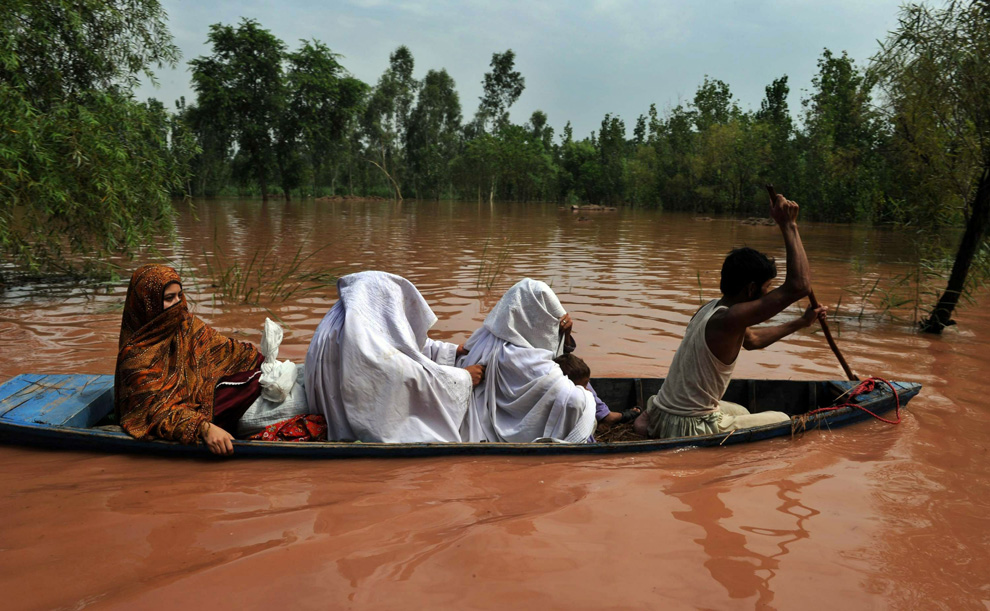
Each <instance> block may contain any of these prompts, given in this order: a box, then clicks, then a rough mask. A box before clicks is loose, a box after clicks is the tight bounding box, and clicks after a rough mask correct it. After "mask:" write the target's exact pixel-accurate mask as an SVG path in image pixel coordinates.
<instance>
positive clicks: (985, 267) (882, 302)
mask: <svg viewBox="0 0 990 611" xmlns="http://www.w3.org/2000/svg"><path fill="white" fill-rule="evenodd" d="M952 262H953V261H952V259H951V258H950V257H942V258H937V259H936V258H921V259H919V260H918V261H917V262H915V264H914V267H913V268H912V269H910V270H908V271H907V272H904V273H902V274H894V275H891V276H876V277H874V278H870V277H866V276H864V268H863V265H862V264H861V263H857V267H856V268H855V269H856V275H857V276H859V277H860V280H859V282H857V283H856V284H851V285H848V286H845V287H843V288H842V291H843V292H844V293H847V294H849V295H851V296H852V297H854V298H855V300H856V301H857V302H858V305H859V311H858V312H856V314H854V315H852V316H853V317H855V318H856V319H858V320H861V321H862V320H878V321H883V320H889V321H890V322H893V323H911V324H912V325H917V324H918V323H919V322H920V321H922V320H924V319H926V318H928V316H929V315H930V313H931V309H932V308H933V307H935V304H936V303H937V301H938V298H939V297H940V296H941V294H942V291H944V290H945V283H946V279H947V277H948V274H949V270H950V269H951V267H952ZM988 279H990V250H988V249H987V248H984V249H983V250H982V251H981V252H980V253H979V254H978V256H977V258H976V260H975V261H974V262H973V267H972V269H971V272H970V274H969V277H968V278H967V282H966V288H965V289H964V290H963V292H962V294H961V295H960V300H961V301H962V302H964V303H966V304H969V305H974V304H975V303H976V294H977V293H978V292H980V291H982V290H985V289H986V288H987V286H988V284H990V280H988ZM854 310H855V308H853V310H852V311H854ZM837 314H838V312H836V313H835V315H837Z"/></svg>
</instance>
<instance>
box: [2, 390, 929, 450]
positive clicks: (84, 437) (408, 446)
mask: <svg viewBox="0 0 990 611" xmlns="http://www.w3.org/2000/svg"><path fill="white" fill-rule="evenodd" d="M662 383H663V380H662V379H635V378H600V379H594V380H592V385H593V386H594V387H595V389H596V391H597V392H598V394H599V396H600V397H601V398H602V399H603V400H604V401H605V402H606V403H608V405H609V406H610V407H611V408H612V409H613V410H622V409H626V408H628V407H631V406H635V405H643V403H644V400H645V398H647V397H649V396H651V395H653V394H654V393H655V392H656V391H657V390H658V389H659V388H660V385H661V384H662ZM894 385H895V388H896V389H897V399H896V400H895V397H894V393H893V392H891V390H890V388H889V387H887V386H886V385H885V384H878V385H877V387H876V389H875V390H874V391H873V392H870V393H868V394H863V395H860V396H859V397H857V398H856V399H855V401H854V402H855V403H857V404H858V405H859V406H861V407H862V408H865V409H868V410H869V411H870V412H873V413H874V414H877V415H881V414H883V413H886V412H890V411H892V410H894V408H895V405H896V404H897V401H899V402H900V405H901V407H903V406H904V405H906V404H907V402H908V401H909V400H910V399H911V398H913V397H914V396H916V395H917V394H918V392H919V391H920V390H921V385H920V384H917V383H912V382H894ZM854 386H855V383H853V382H845V381H813V382H797V381H793V380H733V381H732V383H731V384H730V387H729V390H728V391H727V392H726V399H727V400H731V401H735V402H737V403H740V404H742V405H744V406H747V407H748V408H749V409H750V410H751V411H754V412H758V411H766V410H769V409H776V410H779V411H784V412H786V413H788V414H791V415H798V414H803V413H805V412H807V411H809V410H810V409H814V408H817V407H825V406H828V405H830V404H832V403H833V402H834V400H835V399H836V397H838V396H840V395H841V394H842V393H844V392H847V391H848V390H850V389H851V388H852V387H854ZM112 410H113V376H106V375H104V376H95V375H43V374H24V375H21V376H17V377H15V378H13V379H12V380H10V381H8V382H7V383H5V384H3V385H0V440H2V441H4V442H5V443H16V444H24V445H33V446H40V447H46V448H60V449H73V450H95V451H101V452H111V453H123V452H126V453H152V454H168V455H175V456H209V453H208V451H207V449H206V448H205V447H204V446H203V445H201V444H197V445H189V446H185V445H181V444H178V443H172V442H167V441H142V440H138V439H134V438H132V437H130V436H129V435H127V434H125V433H122V432H119V431H110V430H102V429H100V428H93V427H94V426H95V425H97V424H98V423H100V422H101V421H102V420H104V419H105V418H106V416H107V415H108V414H109V413H110V412H111V411H112ZM871 417H872V416H870V415H869V414H868V413H866V412H865V411H863V410H861V409H856V408H853V407H843V408H841V409H838V410H834V411H829V412H824V413H819V414H814V415H811V416H808V417H806V418H804V419H802V422H801V423H800V424H798V425H797V426H795V425H794V422H795V421H792V422H785V423H781V424H774V425H767V426H761V427H753V428H749V429H741V430H737V431H733V432H731V433H729V434H725V433H720V434H716V435H705V436H699V437H682V438H675V439H650V440H642V441H621V442H614V443H588V444H565V443H361V442H262V441H235V442H234V456H235V457H237V458H267V457H286V458H313V459H323V458H360V457H366V458H410V457H426V456H478V455H522V456H529V455H540V456H544V455H577V454H625V453H638V452H656V451H661V450H669V449H674V448H684V447H709V446H729V445H734V444H739V443H750V442H754V441H761V440H764V439H770V438H774V437H789V436H792V435H795V434H801V433H803V432H804V431H806V430H813V429H818V428H827V429H829V430H831V429H835V428H837V427H842V426H845V425H848V424H852V423H855V422H859V421H861V420H864V419H869V418H871Z"/></svg>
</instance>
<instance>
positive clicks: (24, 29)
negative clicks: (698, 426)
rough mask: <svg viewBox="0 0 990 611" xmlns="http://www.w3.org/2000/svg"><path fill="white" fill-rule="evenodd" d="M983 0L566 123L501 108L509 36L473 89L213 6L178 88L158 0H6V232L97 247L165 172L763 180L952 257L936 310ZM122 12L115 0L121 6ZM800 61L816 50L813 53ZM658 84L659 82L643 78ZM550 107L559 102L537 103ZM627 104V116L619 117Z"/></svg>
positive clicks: (975, 194) (389, 190)
mask: <svg viewBox="0 0 990 611" xmlns="http://www.w3.org/2000/svg"><path fill="white" fill-rule="evenodd" d="M987 7H988V5H987V3H986V2H984V1H982V0H974V1H971V2H948V3H945V4H943V5H941V6H940V8H931V7H928V6H924V5H905V7H904V8H903V9H902V13H901V20H900V24H899V27H898V29H897V31H895V32H893V33H892V34H891V35H890V36H889V38H888V39H887V40H886V41H884V42H882V43H881V46H880V48H879V50H878V52H877V54H876V56H875V57H873V58H871V59H870V61H869V62H867V63H865V64H857V63H856V61H855V60H854V58H851V57H849V56H848V55H847V54H846V53H844V52H842V53H837V52H833V51H831V50H829V49H825V50H824V51H823V53H822V55H821V56H820V57H819V58H817V75H816V76H815V77H814V79H813V81H812V87H811V89H810V91H809V92H808V95H807V96H806V97H805V98H804V99H803V100H802V104H801V107H800V108H799V109H792V108H790V107H789V105H788V95H789V92H790V85H789V83H788V77H787V75H781V76H780V77H779V78H777V79H775V80H774V81H773V82H771V83H768V84H767V85H766V94H765V97H764V99H763V100H762V101H761V103H760V106H759V108H757V109H745V108H742V107H741V106H740V105H739V103H738V102H737V100H736V99H735V97H734V95H733V94H732V92H731V89H730V86H729V84H728V83H727V82H726V81H723V80H721V79H720V78H716V77H712V76H703V78H701V83H700V85H699V86H698V89H697V91H696V92H695V94H694V96H693V97H692V98H691V100H690V101H686V102H684V103H680V104H677V105H674V106H666V107H658V106H657V105H656V104H653V105H651V106H650V107H649V108H647V109H644V112H643V113H642V114H641V115H639V116H638V117H636V118H634V119H631V120H630V123H629V125H627V123H626V120H625V119H624V118H622V117H619V116H615V115H613V114H611V113H607V114H605V115H604V117H603V119H602V121H601V124H600V127H599V129H597V130H595V131H593V132H591V133H590V134H575V133H574V131H573V129H572V128H571V125H570V123H566V124H565V126H564V128H563V129H562V131H561V133H559V134H558V133H556V132H555V130H554V129H553V128H552V127H551V118H550V117H548V116H547V115H546V113H544V112H542V111H539V110H538V111H535V112H533V113H532V115H531V116H530V117H529V119H528V120H527V121H525V122H523V123H521V124H519V123H514V122H513V121H512V120H511V118H510V110H511V108H512V107H513V105H514V104H515V103H516V101H517V100H518V99H519V97H520V96H521V95H522V94H523V92H524V91H525V88H526V79H525V77H524V75H522V74H521V73H520V72H519V71H517V70H516V67H515V54H514V53H513V51H512V50H511V49H509V50H506V51H503V52H496V53H494V54H493V55H492V58H491V63H490V68H489V71H488V72H487V73H485V74H484V75H481V82H482V85H483V95H482V96H481V98H480V100H479V102H478V105H477V107H476V108H474V107H473V105H471V106H467V105H462V101H461V99H460V97H459V95H458V93H457V88H456V83H455V82H454V80H453V78H451V76H450V75H449V74H448V73H447V72H446V71H445V70H444V69H443V68H442V67H431V68H430V69H429V70H427V71H426V73H425V76H424V77H423V78H422V79H417V78H416V77H415V76H414V72H415V70H414V68H415V60H414V57H413V55H412V53H411V51H410V50H409V49H408V48H406V47H404V46H400V47H399V48H397V49H396V50H395V51H394V52H393V53H392V54H391V55H390V57H389V63H388V67H387V68H386V69H385V71H384V72H383V73H382V75H381V76H380V77H379V78H378V80H377V81H376V82H374V83H365V82H362V81H361V80H360V79H358V78H356V77H354V76H353V75H352V74H351V73H350V72H348V70H347V69H346V66H345V65H344V58H342V57H341V56H340V55H339V54H337V53H335V52H334V51H333V50H332V49H331V48H330V47H329V46H327V45H326V44H325V43H323V42H320V41H317V40H309V41H301V42H300V43H299V44H298V46H297V47H296V48H295V49H290V48H289V46H288V45H286V43H285V42H284V41H282V40H280V39H278V38H277V37H276V36H274V35H273V34H272V33H271V32H270V31H268V30H266V29H265V28H264V27H263V26H262V24H260V23H258V22H257V21H253V20H250V19H243V20H241V22H240V23H238V24H236V25H229V24H214V25H212V26H210V27H209V30H208V33H207V39H208V43H209V47H210V52H209V53H208V54H206V55H203V56H201V57H197V58H193V59H191V60H190V61H189V62H188V65H189V67H190V71H191V78H192V84H193V89H194V91H195V92H196V99H195V100H185V99H181V100H178V101H176V102H175V108H174V110H172V111H171V112H166V110H165V106H164V105H163V104H162V103H160V102H158V101H156V100H149V101H147V102H138V101H136V100H134V99H133V95H132V91H133V87H134V85H135V83H136V78H137V76H138V75H141V74H145V75H148V76H152V69H153V68H154V67H161V66H165V65H174V64H175V62H176V61H177V57H178V53H177V49H176V48H175V46H174V45H173V44H172V39H171V36H170V34H169V33H168V31H167V28H166V25H165V17H164V13H163V12H162V10H161V7H160V5H159V3H158V2H157V1H156V0H140V1H137V0H131V1H127V2H122V1H118V0H93V1H92V2H88V3H86V4H85V7H82V5H79V4H78V3H70V2H67V1H65V0H45V1H43V2H28V1H26V0H12V1H11V2H8V3H5V4H4V6H3V8H2V9H0V15H2V17H3V24H4V25H3V27H4V29H5V32H4V38H3V40H4V42H3V44H2V46H0V120H2V124H3V126H4V130H3V136H2V140H0V196H2V197H3V199H4V201H5V202H12V203H13V205H10V206H8V205H5V206H4V207H3V209H2V212H0V246H2V249H3V253H4V254H5V255H6V256H8V257H11V258H12V259H13V260H14V261H16V262H17V264H19V265H22V266H26V267H28V268H31V269H39V270H40V269H47V270H49V271H52V270H54V271H58V270H63V271H70V270H78V269H79V267H80V265H79V264H78V263H71V264H70V263H67V261H69V260H70V259H71V260H73V261H85V262H86V263H84V264H83V267H85V266H86V265H90V264H100V263H102V262H103V261H105V256H104V255H105V254H107V253H111V252H119V251H129V250H133V249H134V248H135V247H138V246H140V245H141V244H144V243H146V242H148V241H149V240H150V238H151V237H153V236H155V235H160V234H161V233H162V232H166V231H168V230H169V229H170V227H171V216H170V215H171V212H170V210H171V208H170V204H169V197H170V196H185V195H193V196H205V197H211V196H218V195H257V196H260V197H262V198H265V199H268V198H270V197H271V196H273V195H277V196H278V197H282V198H286V199H289V198H293V197H319V196H328V195H331V196H338V195H349V196H387V197H391V198H395V199H399V200H401V199H403V198H425V199H468V200H478V201H485V202H494V201H500V200H511V201H553V202H560V203H579V202H587V203H593V204H607V205H630V206H642V207H651V208H662V209H665V210H682V211H693V212H697V213H702V214H728V215H744V216H748V215H761V214H762V213H763V211H764V210H765V205H766V195H765V191H764V189H763V185H764V184H765V183H767V182H773V183H775V184H776V185H778V186H779V187H780V189H781V190H782V191H783V192H785V193H787V194H788V196H789V197H792V198H794V199H796V200H798V201H800V202H802V204H803V211H802V216H803V217H804V218H808V219H813V220H825V221H836V222H861V223H883V224H893V225H896V226H898V227H900V228H902V229H903V230H905V235H911V236H913V237H914V239H916V240H917V242H918V245H919V253H920V255H919V256H920V257H921V258H922V259H924V260H926V261H942V260H944V259H945V256H946V250H947V249H950V248H953V247H954V246H955V245H954V244H950V243H947V242H945V241H944V240H942V239H941V238H940V237H939V236H943V235H946V234H947V233H949V234H951V233H952V232H945V231H942V229H943V228H944V227H963V228H964V234H963V238H962V242H961V244H962V245H961V246H960V247H959V248H958V250H957V252H956V256H955V258H954V263H953V266H952V270H951V273H949V281H948V286H947V288H946V290H945V291H944V293H943V295H942V296H940V298H939V299H938V301H937V305H936V306H935V308H933V311H932V314H931V316H930V317H929V318H928V320H927V322H926V324H925V326H926V328H928V329H929V330H935V331H939V330H941V328H943V327H944V326H945V325H947V324H951V314H952V311H953V309H954V308H955V305H956V303H957V302H958V300H959V298H960V297H961V296H962V295H964V292H965V287H966V286H967V285H972V284H973V282H972V279H968V273H969V270H970V269H971V267H972V264H973V262H974V261H981V260H985V259H986V239H985V236H986V229H987V224H988V222H990V201H988V200H990V147H988V144H987V143H988V136H990V134H988V129H990V127H988V125H990V118H988V117H990V111H988V106H987V105H988V100H990V95H987V94H988V91H987V88H988V87H990V73H988V71H990V57H988V54H990V53H988V51H990V45H988V42H987V40H988V32H990V28H988V26H987V23H988V15H990V13H988V11H990V9H988V8H987ZM125 14H126V15H127V16H126V18H125V17H124V15H125ZM809 61H813V59H812V58H809ZM662 95H664V94H663V92H662V91H658V96H662ZM554 119H555V120H556V121H557V122H558V124H559V121H561V120H562V119H564V118H554ZM630 127H631V129H630Z"/></svg>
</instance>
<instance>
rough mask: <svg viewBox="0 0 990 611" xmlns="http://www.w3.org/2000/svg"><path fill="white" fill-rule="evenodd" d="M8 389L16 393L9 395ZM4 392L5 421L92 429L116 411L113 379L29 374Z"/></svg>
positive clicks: (1, 410) (0, 401) (1, 412)
mask: <svg viewBox="0 0 990 611" xmlns="http://www.w3.org/2000/svg"><path fill="white" fill-rule="evenodd" d="M22 378H23V379H22ZM15 382H16V384H15ZM8 386H9V387H11V388H10V389H11V390H13V392H9V393H8ZM0 388H2V389H3V393H4V395H5V396H3V397H2V398H0V417H2V418H3V419H4V420H11V421H15V422H26V423H32V424H49V425H55V426H75V427H89V426H92V425H94V424H96V422H97V421H98V420H99V419H100V418H102V417H103V416H105V415H106V414H108V413H109V412H110V410H112V409H113V376H111V375H59V374H50V375H34V374H28V375H25V376H17V378H14V379H13V380H11V381H10V382H7V384H4V385H3V386H2V387H0Z"/></svg>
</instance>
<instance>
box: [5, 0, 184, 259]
mask: <svg viewBox="0 0 990 611" xmlns="http://www.w3.org/2000/svg"><path fill="white" fill-rule="evenodd" d="M178 56H179V52H178V49H177V48H176V47H175V45H173V44H172V37H171V35H170V34H169V32H168V29H167V28H166V24H165V13H164V11H163V10H162V8H161V5H160V4H159V2H157V1H156V0H143V1H140V2H133V1H127V2H124V1H114V0H91V1H89V2H85V3H78V2H69V1H68V0H6V1H5V2H3V3H2V4H0V125H2V126H3V129H2V132H0V202H2V205H0V253H2V254H4V255H7V256H9V257H11V258H12V259H13V261H15V262H16V263H17V264H19V265H21V266H23V267H25V268H27V269H29V270H31V271H34V272H62V273H75V272H80V271H91V272H92V271H99V270H104V271H105V270H106V269H107V267H106V265H107V264H106V255H108V254H111V253H119V252H127V251H129V250H132V249H134V248H136V247H139V246H141V245H143V244H145V243H147V242H149V241H150V240H151V239H152V238H153V237H155V236H158V235H164V234H167V233H168V232H169V231H170V230H171V228H172V206H171V199H170V195H171V193H172V192H173V191H178V190H181V189H182V187H183V186H184V184H185V182H186V171H185V168H184V167H183V164H182V163H180V162H178V161H177V159H176V157H175V156H173V155H172V154H171V151H172V145H170V143H169V142H168V138H169V130H168V129H167V128H165V126H166V125H167V124H168V118H167V116H166V115H165V111H164V109H163V107H162V106H161V104H157V103H152V104H142V103H139V102H137V101H135V100H134V99H133V97H132V95H131V94H132V91H133V88H134V86H135V85H136V83H137V79H138V76H139V75H142V74H143V75H145V76H147V77H149V78H152V79H153V77H154V74H153V72H152V69H153V68H160V67H162V66H173V65H175V62H176V60H177V58H178ZM188 143H189V141H188V139H180V140H179V141H178V142H176V143H175V145H176V146H186V145H188ZM188 152H190V151H182V152H180V155H179V157H181V158H183V159H184V158H186V157H187V156H188V154H187V153H188ZM70 255H71V256H73V257H74V258H75V259H76V260H75V261H70V260H69V257H70Z"/></svg>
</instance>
